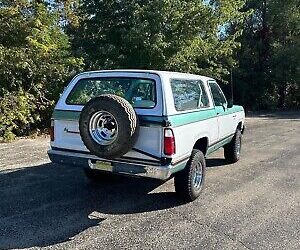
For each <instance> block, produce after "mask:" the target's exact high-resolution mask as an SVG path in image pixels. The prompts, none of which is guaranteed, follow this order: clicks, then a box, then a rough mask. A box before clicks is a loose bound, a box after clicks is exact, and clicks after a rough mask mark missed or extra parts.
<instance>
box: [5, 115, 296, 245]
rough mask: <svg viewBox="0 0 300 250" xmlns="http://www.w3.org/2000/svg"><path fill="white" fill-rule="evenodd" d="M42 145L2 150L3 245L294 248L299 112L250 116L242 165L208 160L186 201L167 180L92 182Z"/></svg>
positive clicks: (43, 142) (220, 158)
mask: <svg viewBox="0 0 300 250" xmlns="http://www.w3.org/2000/svg"><path fill="white" fill-rule="evenodd" d="M47 149H48V141H47V139H35V140H29V139H26V140H19V141H17V142H14V143H11V144H0V249H12V248H41V247H47V248H51V249H128V248H133V249H184V248H185V249H188V248H201V249H300V240H299V239H300V206H299V202H300V113H286V114H283V113H279V114H276V115H274V116H260V117H251V118H248V119H247V131H246V134H245V136H244V141H243V152H242V158H241V160H240V161H239V162H238V163H236V164H233V165H226V164H225V162H224V160H223V152H222V150H220V151H218V152H217V153H215V154H213V155H211V156H210V157H209V159H208V160H207V161H208V170H207V179H206V188H205V190H204V192H203V194H202V196H201V197H200V199H198V200H197V201H195V202H193V203H189V204H181V203H180V202H178V200H177V199H176V196H175V193H174V188H173V180H170V181H168V182H166V183H164V184H162V183H160V182H157V181H149V180H148V181H145V180H142V179H133V178H115V179H114V180H110V181H107V182H105V183H100V184H99V185H96V186H95V185H91V184H89V182H88V180H87V179H86V178H85V177H84V175H83V173H82V170H81V169H80V168H72V167H68V166H61V165H54V164H51V163H49V160H48V158H47V155H46V151H47Z"/></svg>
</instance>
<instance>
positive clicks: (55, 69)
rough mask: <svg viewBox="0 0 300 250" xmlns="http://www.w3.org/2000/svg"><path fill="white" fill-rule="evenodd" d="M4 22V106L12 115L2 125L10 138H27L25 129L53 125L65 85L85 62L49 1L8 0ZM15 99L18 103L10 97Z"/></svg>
mask: <svg viewBox="0 0 300 250" xmlns="http://www.w3.org/2000/svg"><path fill="white" fill-rule="evenodd" d="M0 18H1V22H0V31H1V32H0V79H1V82H0V97H3V98H2V101H1V105H3V106H0V108H1V109H3V110H4V111H5V113H3V115H4V114H5V116H7V117H8V118H7V119H5V122H3V123H2V124H1V123H0V125H2V126H4V125H5V130H6V131H8V132H6V134H7V133H10V134H12V133H13V134H21V133H23V132H24V131H25V130H24V129H23V127H24V126H25V127H28V126H30V128H35V127H44V126H46V125H47V122H46V121H48V120H49V118H50V114H51V109H52V108H53V104H54V103H55V101H56V100H57V99H58V97H59V94H60V93H61V91H62V88H63V86H64V85H65V81H66V80H67V79H68V78H70V76H71V75H73V74H74V73H75V72H77V71H79V70H80V69H81V67H82V65H83V60H82V59H80V58H76V57H74V56H72V54H71V49H70V43H69V40H68V36H67V35H66V34H65V33H64V32H63V30H62V29H61V27H60V26H59V22H60V19H59V15H58V13H57V12H53V11H49V9H48V8H47V5H46V4H45V3H37V2H35V1H6V2H5V3H3V4H2V5H0ZM20 89H21V90H22V91H21V92H19V91H20ZM14 95H16V97H18V98H19V99H18V101H17V100H15V99H13V98H10V97H12V96H14ZM25 97H26V98H25ZM29 97H30V98H29ZM22 98H25V99H24V103H27V106H25V107H23V106H22V105H21V104H22V102H21V100H23V99H22ZM28 98H29V99H28ZM9 102H11V103H9ZM16 104H18V105H20V107H19V109H18V108H15V109H11V114H9V109H7V107H11V106H16ZM16 112H20V113H21V114H22V117H19V116H17V115H16ZM36 117H40V118H39V119H36ZM14 119H15V120H14ZM2 120H4V118H2ZM3 124H4V125H3ZM2 126H1V129H2V130H3V129H4V128H3V127H2ZM2 134H3V133H2ZM0 136H2V135H1V134H0Z"/></svg>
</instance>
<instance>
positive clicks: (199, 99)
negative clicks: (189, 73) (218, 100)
mask: <svg viewBox="0 0 300 250" xmlns="http://www.w3.org/2000/svg"><path fill="white" fill-rule="evenodd" d="M171 87H172V92H173V98H174V104H175V108H176V110H177V111H184V110H192V109H199V108H207V107H209V100H208V95H207V93H206V91H205V88H204V85H203V82H202V81H200V80H184V79H172V80H171Z"/></svg>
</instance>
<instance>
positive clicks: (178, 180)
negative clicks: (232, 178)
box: [174, 149, 206, 202]
mask: <svg viewBox="0 0 300 250" xmlns="http://www.w3.org/2000/svg"><path fill="white" fill-rule="evenodd" d="M205 168H206V163H205V157H204V154H203V153H202V152H201V151H200V150H198V149H194V150H193V151H192V154H191V157H190V159H189V161H188V162H187V164H186V166H185V168H184V170H182V171H180V172H178V173H176V174H175V179H174V184H175V191H176V193H177V194H178V195H179V196H180V197H181V198H183V199H184V200H185V201H188V202H189V201H193V200H195V199H197V198H198V197H199V195H200V193H201V191H202V190H203V187H204V181H205Z"/></svg>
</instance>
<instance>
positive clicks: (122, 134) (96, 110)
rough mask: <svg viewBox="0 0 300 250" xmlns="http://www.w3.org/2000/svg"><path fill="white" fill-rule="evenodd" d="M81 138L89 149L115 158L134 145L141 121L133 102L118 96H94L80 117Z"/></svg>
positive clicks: (102, 155) (100, 155)
mask: <svg viewBox="0 0 300 250" xmlns="http://www.w3.org/2000/svg"><path fill="white" fill-rule="evenodd" d="M79 131H80V136H81V139H82V141H83V143H84V145H85V146H86V147H87V149H88V150H89V151H90V152H91V153H92V154H94V155H96V156H98V157H100V158H106V159H115V158H118V157H121V156H122V155H124V154H126V153H127V152H128V151H130V150H131V149H132V147H133V145H134V144H135V142H136V140H137V138H138V133H139V123H138V118H137V116H136V113H135V111H134V109H133V107H132V105H131V104H130V103H129V102H128V101H126V100H125V99H124V98H122V97H120V96H116V95H110V94H107V95H100V96H98V97H96V98H93V99H91V100H90V101H89V102H88V103H87V104H86V105H85V106H84V107H83V109H82V111H81V114H80V118H79Z"/></svg>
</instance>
